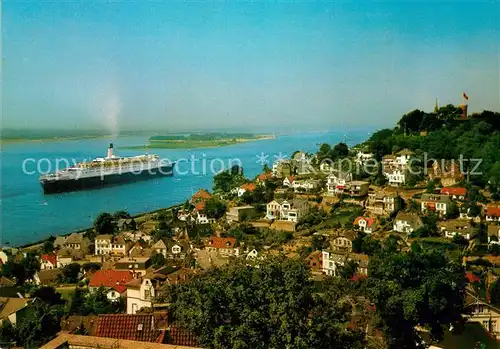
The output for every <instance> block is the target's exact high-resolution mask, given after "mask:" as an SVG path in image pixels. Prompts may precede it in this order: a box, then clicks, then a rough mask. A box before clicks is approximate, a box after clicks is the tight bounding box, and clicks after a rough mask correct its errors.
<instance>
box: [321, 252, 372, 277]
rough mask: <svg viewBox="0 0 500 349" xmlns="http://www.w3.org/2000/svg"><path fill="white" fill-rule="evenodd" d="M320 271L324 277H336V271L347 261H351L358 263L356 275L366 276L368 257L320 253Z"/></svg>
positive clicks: (341, 253)
mask: <svg viewBox="0 0 500 349" xmlns="http://www.w3.org/2000/svg"><path fill="white" fill-rule="evenodd" d="M321 257H322V258H321V260H322V268H321V269H322V271H323V273H325V274H326V275H331V276H338V269H339V267H342V266H343V265H344V264H345V263H346V262H347V261H349V260H353V261H356V262H357V263H358V269H357V273H358V274H361V275H368V261H369V257H368V256H367V255H364V254H358V253H347V252H332V251H330V250H323V251H322V256H321Z"/></svg>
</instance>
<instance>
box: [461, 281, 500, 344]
mask: <svg viewBox="0 0 500 349" xmlns="http://www.w3.org/2000/svg"><path fill="white" fill-rule="evenodd" d="M465 309H466V312H465V313H466V314H467V315H465V318H466V319H467V322H469V323H478V324H479V325H481V326H482V327H483V328H484V330H485V331H486V332H487V333H488V334H489V335H490V336H491V337H492V338H494V339H496V340H497V341H498V340H500V309H499V308H497V307H496V306H494V305H492V304H490V303H488V302H487V301H485V300H483V299H481V298H480V297H479V296H478V295H477V294H476V293H475V292H474V291H473V290H472V289H471V288H470V287H468V288H466V297H465Z"/></svg>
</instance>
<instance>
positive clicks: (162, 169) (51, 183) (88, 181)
mask: <svg viewBox="0 0 500 349" xmlns="http://www.w3.org/2000/svg"><path fill="white" fill-rule="evenodd" d="M174 166H175V163H174V162H169V161H165V160H162V159H160V157H159V156H158V155H156V154H144V155H139V156H132V157H119V156H116V155H114V154H113V143H111V144H110V145H109V148H108V153H107V156H106V157H105V158H96V159H94V160H92V161H88V162H81V163H78V164H76V165H75V166H72V167H67V168H65V169H63V170H60V171H57V172H55V173H50V174H47V175H43V176H40V184H41V185H42V188H43V192H44V193H45V194H53V193H62V192H68V191H77V190H85V189H92V188H103V187H106V186H110V185H117V184H123V183H130V182H137V181H142V180H147V179H151V178H156V177H161V176H172V175H173V168H174Z"/></svg>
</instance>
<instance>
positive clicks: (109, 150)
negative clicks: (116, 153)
mask: <svg viewBox="0 0 500 349" xmlns="http://www.w3.org/2000/svg"><path fill="white" fill-rule="evenodd" d="M112 157H113V143H109V148H108V158H110V159H111V158H112Z"/></svg>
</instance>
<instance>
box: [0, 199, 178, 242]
mask: <svg viewBox="0 0 500 349" xmlns="http://www.w3.org/2000/svg"><path fill="white" fill-rule="evenodd" d="M182 205H183V204H182V203H180V204H175V205H172V206H169V207H165V208H160V209H157V210H153V211H147V212H141V213H138V214H135V215H131V217H132V218H133V219H134V220H137V219H140V218H143V217H145V216H148V215H153V214H156V213H159V212H163V211H167V212H168V211H171V210H173V209H174V208H176V207H179V208H181V207H182ZM91 229H93V227H88V228H84V229H78V230H74V231H70V232H67V233H65V234H56V235H52V236H49V237H48V238H45V239H42V240H39V241H36V242H30V243H26V244H23V245H19V246H9V247H10V248H18V249H23V250H30V249H38V248H41V247H42V246H43V244H44V243H45V242H47V241H50V240H51V239H52V238H54V237H57V236H62V237H68V236H70V235H71V234H84V233H86V232H87V231H89V230H91Z"/></svg>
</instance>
